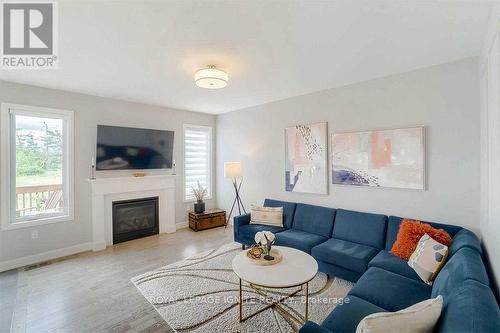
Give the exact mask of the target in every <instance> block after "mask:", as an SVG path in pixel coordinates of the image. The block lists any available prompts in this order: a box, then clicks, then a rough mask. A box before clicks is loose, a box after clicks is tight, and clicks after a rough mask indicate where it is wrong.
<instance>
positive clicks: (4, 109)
mask: <svg viewBox="0 0 500 333" xmlns="http://www.w3.org/2000/svg"><path fill="white" fill-rule="evenodd" d="M0 112H1V115H0V132H1V133H0V157H1V161H0V176H1V179H2V180H3V181H1V182H0V187H1V188H0V200H1V205H0V217H1V219H2V224H1V229H2V230H14V229H20V228H27V227H34V226H40V225H45V224H51V223H59V222H66V221H74V113H73V111H70V110H61V109H53V108H45V107H38V106H29V105H21V104H11V103H2V104H1V106H0ZM11 114H15V115H27V116H34V117H36V116H40V117H44V118H55V119H62V120H63V126H64V127H63V129H64V130H63V133H64V139H63V142H64V147H63V149H64V154H65V156H66V158H64V159H63V173H64V179H65V180H67V181H66V182H64V183H63V186H64V193H65V199H66V202H67V204H66V205H65V211H64V213H63V215H61V214H54V215H53V216H51V214H44V215H43V216H41V217H39V218H33V219H27V220H15V215H14V216H13V212H12V207H11V205H10V204H11V201H12V188H11V185H12V183H13V177H15V175H12V174H11V170H12V169H13V168H15V165H13V164H14V163H15V159H14V158H12V154H13V152H12V149H11V143H12V142H15V139H14V141H12V140H13V136H14V135H15V130H13V129H12V123H11V121H10V116H11ZM14 182H15V180H14Z"/></svg>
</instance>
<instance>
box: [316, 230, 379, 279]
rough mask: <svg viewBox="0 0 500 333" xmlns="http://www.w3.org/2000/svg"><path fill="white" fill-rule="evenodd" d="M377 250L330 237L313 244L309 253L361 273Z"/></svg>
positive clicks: (319, 258)
mask: <svg viewBox="0 0 500 333" xmlns="http://www.w3.org/2000/svg"><path fill="white" fill-rule="evenodd" d="M378 251H379V250H378V249H376V248H374V247H371V246H366V245H361V244H357V243H353V242H348V241H344V240H341V239H335V238H332V239H330V240H328V241H326V242H324V243H321V244H320V245H318V246H315V247H314V248H313V249H312V251H311V254H312V256H313V257H314V258H316V259H318V260H321V261H324V262H327V263H330V264H334V265H337V266H341V267H346V268H348V269H350V270H353V271H355V272H360V273H363V272H364V271H366V269H367V268H368V263H369V262H370V260H371V259H372V258H373V257H375V255H376V254H377V252H378Z"/></svg>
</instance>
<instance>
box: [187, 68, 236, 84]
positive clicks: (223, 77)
mask: <svg viewBox="0 0 500 333" xmlns="http://www.w3.org/2000/svg"><path fill="white" fill-rule="evenodd" d="M228 80H229V76H228V75H227V73H226V72H224V71H221V70H220V69H216V68H215V66H214V65H210V66H208V68H205V69H200V70H199V71H197V72H196V73H194V82H195V83H196V85H197V86H198V87H201V88H206V89H219V88H224V87H225V86H227V81H228Z"/></svg>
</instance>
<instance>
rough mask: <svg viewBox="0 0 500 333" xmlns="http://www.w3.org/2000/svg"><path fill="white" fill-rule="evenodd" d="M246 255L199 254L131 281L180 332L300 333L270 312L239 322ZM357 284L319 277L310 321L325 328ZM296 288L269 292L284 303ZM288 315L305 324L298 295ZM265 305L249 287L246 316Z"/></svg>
mask: <svg viewBox="0 0 500 333" xmlns="http://www.w3.org/2000/svg"><path fill="white" fill-rule="evenodd" d="M240 251H241V248H240V245H239V244H237V243H231V244H226V245H224V246H222V247H220V248H219V249H216V250H210V251H206V252H203V253H200V254H197V255H195V256H193V257H190V258H188V259H185V260H183V261H180V262H177V263H174V264H171V265H168V266H165V267H162V268H160V269H158V270H156V271H152V272H148V273H145V274H142V275H139V276H136V277H134V278H132V282H133V283H134V284H135V286H136V287H137V288H138V289H139V291H140V292H141V293H142V295H143V296H144V297H145V298H146V299H147V300H148V301H149V302H150V303H151V304H152V305H153V306H154V308H155V309H156V311H158V313H159V314H160V315H161V316H162V317H163V318H164V319H165V321H166V322H167V324H169V325H170V327H172V328H173V329H174V330H175V331H178V332H190V333H191V332H297V331H298V329H299V328H300V324H298V323H297V322H295V321H294V320H291V319H290V318H289V316H286V315H282V313H281V312H280V311H279V310H277V309H275V308H270V309H267V310H265V311H262V312H261V313H259V314H258V315H256V316H255V317H252V318H250V319H248V320H247V321H245V322H243V323H240V322H239V307H238V293H239V279H238V277H237V276H236V274H234V272H233V270H232V269H231V261H232V260H233V258H234V256H235V255H236V254H237V253H238V252H240ZM351 288H352V283H350V282H348V281H345V280H341V279H338V278H329V277H328V276H327V275H326V274H324V273H321V272H320V273H318V274H317V275H316V277H315V278H314V279H313V280H312V281H311V282H309V295H310V299H309V320H313V321H315V322H321V321H323V319H325V318H326V316H327V315H328V314H329V313H330V312H331V311H332V309H333V308H334V307H335V306H336V305H337V304H341V303H342V302H343V297H344V296H345V295H346V294H347V293H348V292H349V290H350V289H351ZM294 290H295V289H294V288H288V289H266V293H267V294H268V297H273V298H279V297H280V296H282V295H285V294H290V293H291V292H293V291H294ZM282 304H283V307H284V308H285V309H286V311H288V312H289V313H292V314H294V315H295V316H297V317H299V318H303V315H304V309H305V297H304V293H303V292H299V293H298V294H297V295H295V296H294V297H293V298H291V299H288V300H287V301H285V302H283V303H282ZM265 305H266V303H265V299H264V298H263V297H262V296H260V295H259V294H257V293H256V292H255V291H253V289H251V288H249V287H248V286H247V285H245V284H244V291H243V315H244V316H246V315H249V314H251V313H253V312H255V311H257V310H258V309H260V308H262V307H264V306H265Z"/></svg>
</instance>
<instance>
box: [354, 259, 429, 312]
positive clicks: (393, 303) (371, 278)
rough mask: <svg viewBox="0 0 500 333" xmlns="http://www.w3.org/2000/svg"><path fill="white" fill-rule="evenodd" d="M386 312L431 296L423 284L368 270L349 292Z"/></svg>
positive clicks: (380, 271)
mask: <svg viewBox="0 0 500 333" xmlns="http://www.w3.org/2000/svg"><path fill="white" fill-rule="evenodd" d="M349 295H354V296H357V297H360V298H362V299H364V300H366V301H368V302H370V303H373V304H375V305H377V306H380V307H381V308H384V309H386V310H388V311H399V310H402V309H404V308H407V307H409V306H410V305H413V304H415V303H418V302H421V301H423V300H425V299H428V298H429V297H430V296H431V287H430V286H428V285H426V284H425V283H423V282H418V281H415V280H413V279H409V278H407V277H404V276H401V275H399V274H396V273H392V272H389V271H386V270H383V269H380V268H377V267H371V268H369V269H368V270H367V271H366V273H365V274H363V276H361V278H360V279H359V280H358V282H357V283H356V284H355V285H354V287H353V288H352V289H351V291H350V292H349Z"/></svg>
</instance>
